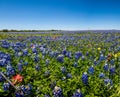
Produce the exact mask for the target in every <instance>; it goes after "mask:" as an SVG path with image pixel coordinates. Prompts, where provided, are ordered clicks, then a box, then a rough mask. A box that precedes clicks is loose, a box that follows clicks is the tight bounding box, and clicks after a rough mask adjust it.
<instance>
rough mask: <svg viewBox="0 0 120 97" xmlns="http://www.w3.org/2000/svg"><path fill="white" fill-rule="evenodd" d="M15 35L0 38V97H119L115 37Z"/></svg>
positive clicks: (119, 36)
mask: <svg viewBox="0 0 120 97" xmlns="http://www.w3.org/2000/svg"><path fill="white" fill-rule="evenodd" d="M17 33H18V34H17ZM17 33H15V34H14V33H2V34H0V96H1V97H2V96H9V97H120V72H119V71H120V33H117V32H116V33H112V32H110V33H108V32H106V33H102V32H101V33H100V32H99V33H92V32H91V33H90V32H85V33H67V32H66V33H56V34H55V33H53V34H52V33H51V34H50V33H37V34H34V33H30V34H29V32H26V33H23V34H21V33H20V32H17Z"/></svg>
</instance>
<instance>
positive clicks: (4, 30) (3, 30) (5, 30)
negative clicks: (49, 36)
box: [0, 29, 61, 32]
mask: <svg viewBox="0 0 120 97" xmlns="http://www.w3.org/2000/svg"><path fill="white" fill-rule="evenodd" d="M51 31H61V30H54V29H52V30H13V29H12V30H8V29H2V30H0V32H51Z"/></svg>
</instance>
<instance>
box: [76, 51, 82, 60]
mask: <svg viewBox="0 0 120 97" xmlns="http://www.w3.org/2000/svg"><path fill="white" fill-rule="evenodd" d="M80 57H82V53H81V52H75V59H76V60H78V59H79V58H80Z"/></svg>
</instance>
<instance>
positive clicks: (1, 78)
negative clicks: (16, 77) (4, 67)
mask: <svg viewBox="0 0 120 97" xmlns="http://www.w3.org/2000/svg"><path fill="white" fill-rule="evenodd" d="M3 81H4V78H3V76H2V75H1V74H0V82H3Z"/></svg>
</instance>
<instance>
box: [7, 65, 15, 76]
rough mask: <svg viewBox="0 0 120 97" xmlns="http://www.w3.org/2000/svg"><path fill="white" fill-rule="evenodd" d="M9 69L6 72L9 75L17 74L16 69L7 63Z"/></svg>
mask: <svg viewBox="0 0 120 97" xmlns="http://www.w3.org/2000/svg"><path fill="white" fill-rule="evenodd" d="M6 68H7V71H6V74H7V75H8V76H11V75H14V74H15V69H14V68H13V67H12V66H11V65H10V64H9V65H7V67H6Z"/></svg>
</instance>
